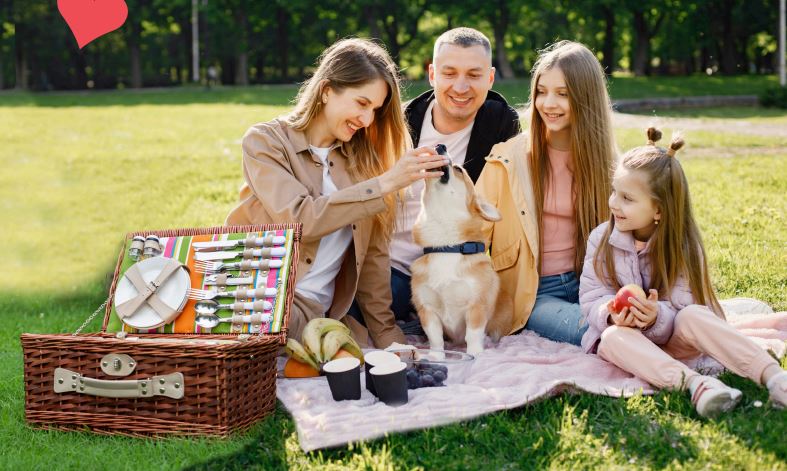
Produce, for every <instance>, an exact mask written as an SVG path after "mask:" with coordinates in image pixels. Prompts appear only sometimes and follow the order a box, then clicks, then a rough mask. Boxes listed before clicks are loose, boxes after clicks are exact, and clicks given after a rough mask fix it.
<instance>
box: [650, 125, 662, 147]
mask: <svg viewBox="0 0 787 471" xmlns="http://www.w3.org/2000/svg"><path fill="white" fill-rule="evenodd" d="M647 133H648V145H649V146H655V145H656V143H657V142H659V140H660V139H661V131H659V130H658V129H656V128H654V127H653V126H651V127H649V128H648V131H647Z"/></svg>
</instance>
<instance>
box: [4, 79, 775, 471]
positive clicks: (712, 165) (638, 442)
mask: <svg viewBox="0 0 787 471" xmlns="http://www.w3.org/2000/svg"><path fill="white" fill-rule="evenodd" d="M658 83H659V82H658V81H656V82H655V85H651V88H652V87H654V86H656V85H658ZM643 86H646V85H643ZM646 87H647V86H646ZM293 90H294V89H293V88H292V87H278V88H276V87H270V88H267V89H263V88H252V89H242V90H229V89H225V90H221V91H212V92H209V93H205V92H203V91H199V90H177V91H173V93H169V92H167V93H162V92H140V93H137V92H132V93H119V92H111V93H107V94H105V95H100V94H97V95H87V96H81V95H74V94H64V95H30V96H28V95H13V94H10V95H5V94H4V95H0V128H1V129H3V132H4V135H3V138H2V145H0V165H2V166H3V169H4V171H3V172H2V173H1V174H0V201H2V205H3V209H4V211H3V215H4V226H3V228H4V231H3V235H4V241H3V242H4V243H3V244H2V249H0V250H2V252H1V254H2V256H0V286H2V290H0V291H2V296H0V312H2V313H3V317H2V318H3V322H2V324H0V371H2V372H3V374H4V379H5V380H4V381H0V408H1V409H2V414H0V443H3V453H2V458H0V468H2V469H39V468H45V467H47V466H58V468H62V469H91V470H92V469H108V468H112V469H139V468H147V469H180V468H183V467H193V468H194V469H220V468H230V469H241V468H247V467H256V468H259V469H285V468H295V469H305V468H320V469H322V468H325V469H348V468H349V469H418V468H421V469H533V468H556V469H565V468H576V469H589V468H597V467H611V468H616V467H617V468H629V467H642V468H692V469H693V468H704V467H707V468H714V469H787V464H786V463H787V447H785V446H784V436H787V412H784V411H776V410H773V409H772V408H770V407H769V405H767V404H766V405H765V406H763V407H755V405H754V401H756V400H759V401H763V402H765V401H766V400H767V393H766V391H765V390H764V389H763V388H761V387H758V386H756V385H754V384H753V383H752V382H751V381H748V380H744V379H741V378H739V377H737V376H734V375H732V374H726V375H724V376H723V379H724V380H725V381H729V382H730V384H732V385H734V386H736V387H739V388H741V389H742V390H743V391H744V394H745V398H744V401H743V403H742V404H741V405H740V406H739V407H738V408H737V409H736V410H735V411H734V412H733V413H731V414H728V415H726V416H724V417H723V418H721V419H718V420H715V421H707V420H702V419H700V418H698V417H697V415H696V414H695V413H694V411H693V410H692V408H691V405H690V403H689V400H688V398H687V397H686V395H685V394H681V393H674V392H665V393H660V394H658V395H657V396H655V397H652V398H651V397H635V398H631V399H627V400H626V399H616V398H607V397H596V396H591V395H587V394H581V395H569V396H560V397H558V398H553V399H548V400H545V401H542V402H539V403H537V404H533V405H529V406H526V407H523V408H520V409H517V410H513V411H507V412H502V413H497V414H493V415H490V416H487V417H483V418H480V419H478V420H473V421H470V422H466V423H462V424H456V425H452V426H447V427H440V428H437V429H432V430H425V431H419V432H412V433H408V434H397V435H392V436H390V437H387V438H384V439H381V440H376V441H373V442H370V443H366V444H356V445H353V446H350V447H344V448H341V449H336V450H328V451H323V452H318V453H311V454H304V453H302V452H301V451H300V449H299V447H298V443H297V436H296V435H295V432H294V424H293V422H292V420H291V419H290V418H289V416H288V415H287V414H286V412H284V411H283V410H281V409H277V411H276V413H275V414H274V415H273V416H272V417H270V418H268V419H266V420H265V421H263V422H261V423H260V424H258V425H257V426H255V427H254V428H253V429H252V430H251V431H249V432H248V433H246V434H241V435H236V436H234V437H232V438H231V439H229V440H214V439H164V440H141V439H128V438H120V437H105V436H96V435H92V434H88V433H58V432H46V431H38V430H32V429H29V428H27V427H26V425H25V423H24V397H23V396H24V394H23V380H22V378H23V370H22V354H21V349H20V347H19V334H20V333H22V332H42V333H44V332H47V333H51V332H70V331H73V330H75V329H76V328H77V327H78V326H79V325H80V324H81V323H82V321H83V320H84V319H85V318H86V317H87V316H88V315H89V314H90V313H91V312H93V310H94V309H95V308H96V307H98V305H99V304H101V302H102V301H103V300H104V299H105V296H106V291H107V289H108V277H109V276H110V273H111V271H112V270H113V268H114V266H113V265H114V261H115V259H116V256H117V249H118V243H119V242H120V240H121V237H122V235H123V234H124V233H125V232H127V231H130V230H137V229H143V228H172V227H185V226H205V225H213V224H221V222H222V221H223V218H224V216H225V215H226V213H227V211H228V210H229V209H230V208H231V207H232V206H233V204H234V202H235V199H236V190H237V188H238V186H239V185H240V183H241V171H240V150H239V141H240V137H241V136H242V134H243V132H244V131H245V130H246V128H247V127H248V126H249V125H250V124H252V123H254V122H258V121H263V120H267V119H270V118H271V117H273V116H275V115H277V114H280V113H283V112H285V111H286V110H287V108H286V106H285V105H286V103H287V101H288V100H289V98H288V97H289V96H291V92H292V91H293ZM178 94H182V95H178ZM213 94H217V95H215V96H214V95H213ZM222 94H223V95H222ZM244 94H248V95H247V96H248V97H249V102H248V103H247V102H245V101H244V100H242V99H241V97H243V96H246V95H244ZM8 96H11V97H12V100H23V99H24V100H34V101H35V103H32V102H28V103H27V104H24V103H16V104H13V105H12V106H6V107H3V106H1V105H2V104H6V101H5V98H6V97H8ZM77 96H79V97H80V98H79V99H80V100H81V102H82V105H80V106H71V105H69V104H68V103H69V100H74V99H75V97H77ZM641 96H644V93H643V94H642V95H641ZM190 97H196V99H195V100H194V101H193V102H192V101H191V98H190ZM255 100H256V101H255ZM264 100H268V101H269V102H263V101H264ZM123 105H133V106H123ZM735 113H740V115H739V117H740V118H745V119H747V120H749V119H751V120H756V121H757V122H758V123H762V124H763V125H770V126H773V125H780V124H781V123H782V121H781V120H782V116H779V115H771V114H768V113H767V112H763V113H760V112H758V111H752V110H741V111H736V112H735ZM709 114H710V115H711V117H713V118H721V119H726V118H725V117H724V116H714V115H713V113H709ZM684 116H685V115H684ZM692 116H697V115H692ZM698 117H703V116H698ZM692 122H693V121H692ZM664 124H665V126H664V128H665V130H666V131H667V135H669V132H670V131H671V130H672V128H673V126H672V125H671V124H670V121H669V119H666V120H665V123H664ZM641 133H642V131H641V130H639V129H638V128H621V129H619V130H618V133H617V135H618V139H619V141H620V144H621V147H622V148H623V149H626V148H628V147H630V146H632V145H639V144H640V143H641V142H642V139H641ZM687 141H688V142H689V146H688V148H687V149H686V151H685V152H684V153H683V155H682V157H681V158H682V160H683V162H684V167H685V168H686V171H687V173H688V177H689V181H690V183H691V185H692V188H691V189H692V196H693V198H694V206H695V211H696V214H697V217H698V219H699V223H700V226H701V228H702V230H703V233H704V239H705V243H706V247H707V249H708V255H709V259H710V264H711V269H712V271H713V277H714V280H715V283H716V286H717V288H718V290H719V293H720V296H721V297H722V298H727V297H732V296H751V297H757V298H760V299H763V300H765V301H767V302H768V303H770V304H771V305H772V306H774V308H776V309H779V310H785V309H787V298H786V295H787V289H785V288H787V273H786V272H785V270H784V267H785V266H787V252H786V251H785V250H784V249H785V247H786V246H787V230H785V229H787V227H786V223H785V219H784V217H785V216H784V215H785V214H787V200H785V198H784V194H785V193H787V166H785V165H784V161H785V158H787V143H785V141H784V138H783V137H781V136H774V135H769V136H759V135H756V134H751V133H748V134H747V133H741V132H733V133H727V132H724V130H719V131H718V132H716V131H714V129H713V128H712V127H711V129H710V130H709V129H704V128H703V129H696V130H691V131H689V132H687ZM723 146H734V148H735V149H737V151H736V154H735V155H725V156H724V157H725V158H718V156H717V155H715V153H716V151H717V150H718V151H721V150H722V149H723V148H724V147H723ZM732 157H734V158H732ZM99 328H100V320H99V319H95V320H94V321H93V323H92V324H91V325H90V326H88V328H87V330H88V331H96V330H98V329H99Z"/></svg>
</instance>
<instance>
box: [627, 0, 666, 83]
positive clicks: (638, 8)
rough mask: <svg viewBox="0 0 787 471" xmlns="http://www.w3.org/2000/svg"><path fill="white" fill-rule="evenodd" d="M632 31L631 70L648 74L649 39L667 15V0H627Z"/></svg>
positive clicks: (638, 73) (640, 74)
mask: <svg viewBox="0 0 787 471" xmlns="http://www.w3.org/2000/svg"><path fill="white" fill-rule="evenodd" d="M627 5H628V10H629V12H630V13H631V19H632V28H633V33H634V48H633V58H632V61H631V62H632V65H633V67H632V71H633V72H634V75H637V76H642V75H649V74H650V58H651V56H650V49H651V48H650V46H651V45H650V41H651V39H653V37H654V36H655V35H656V33H658V30H659V28H660V27H661V25H662V23H663V22H664V19H665V18H666V17H667V11H666V10H667V2H666V1H659V0H649V1H648V0H629V1H627Z"/></svg>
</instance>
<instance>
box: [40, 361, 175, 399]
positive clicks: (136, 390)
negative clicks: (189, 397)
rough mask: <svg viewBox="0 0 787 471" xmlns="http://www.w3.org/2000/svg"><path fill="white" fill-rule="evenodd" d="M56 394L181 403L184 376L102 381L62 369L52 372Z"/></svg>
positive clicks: (172, 375) (172, 374) (169, 375)
mask: <svg viewBox="0 0 787 471" xmlns="http://www.w3.org/2000/svg"><path fill="white" fill-rule="evenodd" d="M54 383H55V392H56V393H78V394H87V395H90V396H101V397H115V398H145V397H153V396H166V397H171V398H172V399H181V398H182V397H183V390H184V389H185V388H186V385H185V384H184V383H183V373H171V374H168V375H164V376H153V377H152V378H147V379H136V380H134V379H126V380H114V381H110V380H105V379H95V378H88V377H86V376H82V375H81V374H79V373H77V372H75V371H70V370H67V369H65V368H57V369H55V381H54Z"/></svg>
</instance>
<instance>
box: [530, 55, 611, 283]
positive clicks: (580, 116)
mask: <svg viewBox="0 0 787 471" xmlns="http://www.w3.org/2000/svg"><path fill="white" fill-rule="evenodd" d="M554 67H557V68H558V69H560V70H561V71H562V72H563V76H564V77H565V81H566V87H567V88H568V100H569V106H570V107H571V109H570V113H569V122H570V123H571V149H570V150H571V159H572V168H573V172H574V184H573V189H572V190H573V196H574V221H575V223H576V239H575V243H574V245H575V247H576V255H575V257H574V270H575V271H576V273H577V276H579V273H580V272H581V271H582V264H583V261H584V259H585V247H586V246H587V239H588V236H589V235H590V232H591V231H592V230H593V229H594V228H595V227H596V226H598V225H599V224H601V223H602V222H603V221H605V220H606V219H607V218H608V217H609V207H608V205H607V199H608V197H609V194H610V191H611V189H612V170H613V168H614V160H615V154H616V151H615V141H614V137H613V135H612V125H611V110H612V107H611V104H610V100H609V93H608V92H607V82H606V78H605V76H604V70H603V69H602V68H601V64H599V62H598V59H596V56H594V55H593V53H592V52H591V51H590V50H589V49H588V48H587V47H585V46H584V45H583V44H580V43H576V42H572V41H560V42H558V43H555V44H553V45H551V46H550V47H548V48H547V49H545V50H543V51H541V52H540V54H539V57H538V60H537V61H536V63H535V65H534V66H533V71H532V78H531V82H530V103H529V108H530V175H531V180H532V185H533V194H534V196H535V203H536V216H537V221H538V232H539V247H543V240H544V237H543V234H542V230H541V229H542V227H543V213H544V191H545V189H546V188H547V185H548V184H549V181H550V178H551V175H550V171H549V169H550V166H549V155H548V154H547V130H546V126H545V125H544V122H543V120H542V119H541V116H540V115H539V114H538V110H536V107H535V102H536V93H537V87H538V81H539V79H540V78H541V75H542V74H543V73H544V72H545V71H547V70H550V69H552V68H554ZM541 253H542V254H543V249H542V251H541ZM541 258H542V257H541V256H539V262H538V264H539V272H540V271H541Z"/></svg>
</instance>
